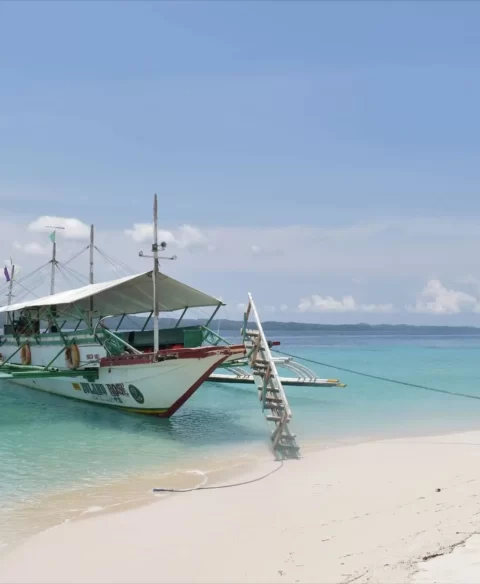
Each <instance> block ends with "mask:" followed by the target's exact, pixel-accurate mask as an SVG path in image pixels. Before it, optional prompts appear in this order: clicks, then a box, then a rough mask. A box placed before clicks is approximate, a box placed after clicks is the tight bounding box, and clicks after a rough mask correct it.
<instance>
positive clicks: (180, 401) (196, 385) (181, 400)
mask: <svg viewBox="0 0 480 584" xmlns="http://www.w3.org/2000/svg"><path fill="white" fill-rule="evenodd" d="M227 357H228V355H225V356H224V357H223V358H222V359H220V360H219V361H217V362H216V363H215V365H212V367H210V369H209V370H208V371H207V372H206V373H205V374H204V375H202V377H200V379H198V380H197V381H196V382H195V383H194V384H193V385H192V387H191V388H190V389H189V390H188V391H186V392H185V393H184V394H183V395H182V397H180V398H178V399H177V401H176V402H175V403H174V404H173V405H172V406H170V407H169V408H168V410H167V411H166V412H164V413H162V414H158V417H159V418H170V416H173V414H174V413H175V412H176V411H177V410H178V409H179V408H181V407H182V406H183V404H184V403H185V402H186V401H187V400H188V399H190V398H191V397H192V395H193V394H194V393H195V392H196V391H197V389H198V388H199V387H200V386H201V385H202V383H203V382H204V381H206V380H207V379H208V378H209V377H210V375H211V374H212V373H213V372H214V371H215V369H216V368H217V367H218V366H219V365H221V364H222V363H223V362H224V361H225V359H227Z"/></svg>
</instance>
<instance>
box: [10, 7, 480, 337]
mask: <svg viewBox="0 0 480 584" xmlns="http://www.w3.org/2000/svg"><path fill="white" fill-rule="evenodd" d="M479 19H480V4H479V3H476V2H461V1H457V2H415V1H411V2H395V1H391V2H359V1H355V2H348V1H342V2H326V1H325V2H320V1H319V2H314V1H310V2H302V1H295V2H294V1H291V2H286V1H285V2H281V1H264V2H262V1H256V2H254V1H250V2H249V1H238V2H235V1H233V0H232V1H228V2H227V1H224V2H221V1H213V2H202V1H199V0H196V1H191V2H189V1H176V2H166V1H163V2H140V1H135V2H51V3H50V2H41V1H34V2H28V1H23V2H0V22H1V24H2V27H1V30H2V34H1V35H0V209H1V215H0V248H1V250H2V251H3V258H0V259H5V260H7V259H8V258H10V257H12V258H13V259H14V263H15V264H16V265H18V266H20V267H21V272H20V273H19V277H20V278H21V277H25V276H26V275H27V274H28V273H29V272H30V271H31V270H33V269H35V268H37V267H38V266H40V265H42V264H44V263H45V262H48V259H49V254H50V253H51V243H50V241H49V239H48V234H49V232H50V231H51V229H50V230H49V228H46V225H62V226H65V227H66V229H65V230H63V231H62V232H59V234H58V254H59V259H60V260H62V261H66V260H68V259H69V258H70V257H71V256H72V255H74V254H75V253H76V252H77V251H80V250H81V249H82V248H84V247H85V246H86V245H87V243H88V241H87V238H88V229H89V228H88V226H89V225H90V224H91V223H94V224H95V229H96V238H97V239H96V241H97V244H98V246H99V247H100V248H101V249H102V250H103V251H104V252H105V253H106V254H107V255H108V256H109V257H113V258H116V259H118V260H120V261H121V262H123V263H124V264H127V265H128V266H130V267H131V269H132V270H133V271H135V272H141V271H144V270H147V269H149V267H150V264H149V260H147V259H142V258H140V257H139V256H138V252H139V251H140V250H143V251H144V252H145V253H147V251H148V249H149V245H150V242H151V235H152V229H151V227H150V226H149V223H150V222H151V217H152V196H153V193H155V192H156V193H158V197H159V224H160V228H161V232H160V236H161V238H162V239H164V240H165V241H167V243H168V248H167V252H168V253H169V254H175V255H176V256H177V260H175V261H164V262H163V263H162V269H163V270H164V271H165V272H166V273H168V274H169V275H171V276H173V277H176V278H179V279H181V280H182V281H184V282H186V283H188V284H190V285H192V286H194V287H197V288H200V289H201V290H203V291H205V292H207V293H209V294H212V295H214V296H217V297H220V298H222V300H223V301H224V302H226V303H227V307H226V309H224V310H223V316H224V317H227V318H239V317H240V316H241V313H242V310H243V305H244V303H245V302H246V299H247V292H251V293H252V294H253V297H254V299H255V300H256V304H257V306H258V309H259V312H260V314H261V315H262V317H263V319H264V320H273V319H274V320H294V321H301V322H319V323H353V322H369V323H372V324H375V323H409V324H439V325H444V324H451V325H457V324H468V325H474V326H480V196H479V193H480V164H479V160H480V156H479V155H480V115H479V111H480V105H479V104H480V76H479V75H478V70H479V66H480V35H478V22H479ZM69 265H70V267H73V268H74V269H75V270H76V271H77V272H81V273H83V274H84V275H85V274H87V272H88V257H87V256H86V255H85V254H84V255H83V256H80V257H79V258H78V259H77V260H74V261H73V262H72V263H71V264H69ZM116 274H117V271H116V270H114V269H113V267H112V265H111V263H108V262H105V261H103V259H102V257H99V258H98V261H97V263H96V278H97V279H98V280H99V281H100V280H107V279H111V278H114V277H115V275H116ZM122 275H123V274H122ZM70 276H71V277H73V275H72V273H70ZM33 281H34V280H30V283H32V282H33ZM73 284H74V282H73V281H71V282H70V281H69V280H68V278H65V281H63V279H62V278H60V277H59V278H58V284H57V285H58V289H62V288H68V287H72V286H73ZM75 285H80V284H79V282H77V284H75ZM24 286H25V287H26V288H27V289H31V290H32V293H35V294H36V295H39V294H47V293H48V281H45V282H43V283H41V282H40V283H35V285H34V286H33V287H32V286H28V280H25V281H24ZM33 288H34V289H33ZM22 294H27V296H28V294H29V293H28V291H27V290H26V289H25V288H22V287H21V285H19V286H18V287H17V297H20V296H21V295H22Z"/></svg>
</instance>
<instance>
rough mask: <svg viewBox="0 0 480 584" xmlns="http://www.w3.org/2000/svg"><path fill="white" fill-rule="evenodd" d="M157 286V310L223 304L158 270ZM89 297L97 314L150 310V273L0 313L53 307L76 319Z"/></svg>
mask: <svg viewBox="0 0 480 584" xmlns="http://www.w3.org/2000/svg"><path fill="white" fill-rule="evenodd" d="M157 287H158V288H157V296H158V307H159V310H160V311H161V312H170V311H173V310H181V309H185V308H196V307H202V306H222V305H223V303H222V302H221V301H220V300H218V299H217V298H214V297H213V296H208V294H204V293H203V292H200V291H199V290H195V289H194V288H190V286H187V285H186V284H182V282H179V281H178V280H174V279H173V278H170V277H169V276H166V275H165V274H162V273H159V274H158V275H157ZM90 298H93V299H94V309H95V314H96V315H98V316H100V315H102V316H106V315H111V316H118V315H121V314H138V313H145V312H150V311H151V310H152V308H153V283H152V272H151V271H150V272H144V273H143V274H136V275H134V276H127V277H126V278H120V279H119V280H112V281H110V282H102V283H99V284H89V285H88V286H83V287H82V288H75V289H74V290H67V291H66V292H58V293H57V294H52V295H50V296H45V297H44V298H38V299H37V300H30V301H28V302H20V303H18V304H10V305H9V306H4V307H2V308H0V312H14V311H17V310H27V311H30V310H31V311H36V312H37V311H38V312H39V313H40V317H41V318H42V317H43V315H45V314H47V313H48V310H49V309H50V308H52V307H55V309H56V310H57V313H58V314H62V315H63V316H67V317H68V316H71V317H74V318H78V312H77V310H76V309H80V310H84V311H88V310H89V307H90Z"/></svg>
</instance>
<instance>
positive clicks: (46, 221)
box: [28, 215, 90, 239]
mask: <svg viewBox="0 0 480 584" xmlns="http://www.w3.org/2000/svg"><path fill="white" fill-rule="evenodd" d="M47 225H50V227H47ZM52 226H57V227H64V229H62V231H61V233H62V235H63V236H64V237H66V238H67V239H88V238H89V237H90V227H89V226H88V225H87V224H86V223H83V222H82V221H80V220H79V219H74V218H72V217H54V216H52V215H43V216H42V217H39V218H38V219H35V221H32V222H31V223H30V225H29V226H28V230H29V231H35V232H37V233H51V232H52V231H53V229H52Z"/></svg>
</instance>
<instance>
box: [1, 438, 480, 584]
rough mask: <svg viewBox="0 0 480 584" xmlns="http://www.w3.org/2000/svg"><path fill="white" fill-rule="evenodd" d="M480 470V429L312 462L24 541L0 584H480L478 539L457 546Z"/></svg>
mask: <svg viewBox="0 0 480 584" xmlns="http://www.w3.org/2000/svg"><path fill="white" fill-rule="evenodd" d="M479 462H480V432H470V433H468V434H458V435H451V436H444V437H436V438H415V439H413V438H411V439H402V440H388V441H381V442H369V443H364V444H359V445H355V446H345V447H340V448H330V449H326V450H323V451H320V452H316V453H308V454H306V455H305V457H304V458H303V459H302V460H300V461H287V462H286V463H285V465H284V467H283V468H282V469H281V470H280V471H279V472H277V473H275V474H274V475H272V476H270V477H268V478H267V479H265V480H262V481H260V482H256V483H254V484H250V485H245V486H241V487H237V488H231V489H222V490H212V491H197V492H192V493H184V494H175V495H170V496H167V497H165V498H163V499H161V500H159V501H156V502H154V503H152V504H151V505H148V506H146V507H142V508H139V509H134V510H130V511H124V512H121V513H118V514H111V515H106V516H99V517H95V516H87V518H86V519H83V520H80V521H75V522H72V523H69V524H65V525H61V526H59V527H57V528H55V529H52V530H49V531H47V532H44V533H42V534H40V535H37V536H34V537H33V538H31V539H30V540H29V541H27V542H26V543H25V544H23V545H22V546H21V547H19V548H17V549H15V550H13V551H12V552H11V553H10V554H8V555H6V556H5V557H4V558H3V559H2V560H1V562H0V581H1V582H45V583H47V582H48V583H55V582H85V583H87V582H91V583H104V582H112V583H117V582H119V583H120V582H125V583H130V582H171V583H178V582H185V583H186V582H197V583H200V582H205V583H207V582H211V583H217V582H222V583H230V582H238V583H244V582H245V583H246V582H265V583H270V582H283V583H290V582H292V583H296V582H299V583H303V582H315V583H341V582H345V583H346V582H353V581H355V582H357V583H359V584H360V583H362V582H372V583H373V582H379V583H382V584H383V583H388V582H391V583H396V584H398V583H399V582H408V581H411V580H414V581H415V582H418V583H420V582H423V583H424V582H456V583H458V584H461V583H462V582H479V581H480V567H479V565H478V564H479V562H480V544H479V543H478V540H477V539H474V538H472V539H471V540H467V543H466V545H465V547H464V548H462V546H460V545H458V544H459V543H460V542H463V541H465V540H466V539H467V538H468V537H469V535H471V534H472V533H474V532H475V531H477V530H478V529H479V525H480V489H479V487H480V464H479ZM275 465H276V463H275V462H273V461H269V462H265V463H264V464H261V465H258V466H257V468H256V469H255V470H254V471H252V473H251V475H250V477H251V476H253V475H257V476H258V475H261V474H263V473H265V472H267V471H268V470H270V469H272V468H274V467H275ZM250 477H247V478H250ZM437 489H441V490H440V492H437ZM455 546H457V547H455ZM452 547H453V548H454V551H453V552H452V553H448V552H450V551H451V549H452ZM477 549H478V550H479V551H477ZM438 553H447V555H445V556H442V557H440V558H435V559H431V560H427V561H423V558H424V557H425V556H428V555H431V554H438ZM460 553H462V554H463V555H462V556H460V555H459V554H460ZM457 558H458V559H457ZM441 562H443V563H441ZM473 570H476V572H473ZM447 572H448V573H447ZM472 574H476V575H477V576H476V577H474V576H472ZM442 578H444V579H443V580H442ZM449 578H450V579H449Z"/></svg>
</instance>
